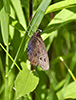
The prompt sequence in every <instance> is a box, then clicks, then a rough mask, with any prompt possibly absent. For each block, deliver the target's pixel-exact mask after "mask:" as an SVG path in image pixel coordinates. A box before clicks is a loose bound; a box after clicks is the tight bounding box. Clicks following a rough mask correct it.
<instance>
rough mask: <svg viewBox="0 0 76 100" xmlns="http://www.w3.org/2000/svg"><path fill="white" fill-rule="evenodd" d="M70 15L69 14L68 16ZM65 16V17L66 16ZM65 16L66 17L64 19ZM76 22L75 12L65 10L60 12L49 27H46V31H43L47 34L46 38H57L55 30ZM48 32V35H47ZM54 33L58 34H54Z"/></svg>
mask: <svg viewBox="0 0 76 100" xmlns="http://www.w3.org/2000/svg"><path fill="white" fill-rule="evenodd" d="M67 13H68V14H67ZM64 15H65V16H64ZM63 16H64V17H63ZM74 20H76V14H75V13H74V12H73V11H70V10H67V9H63V10H62V11H60V12H59V13H58V14H57V15H56V16H55V17H54V18H53V19H52V20H51V22H50V23H49V25H48V26H47V27H46V29H45V30H44V31H43V33H44V34H45V38H44V39H46V38H48V37H49V36H50V35H51V36H52V37H51V38H54V37H56V34H57V33H56V32H55V30H58V29H59V28H60V27H62V26H64V25H65V24H67V23H70V22H72V21H74ZM46 32H47V34H46ZM54 32H55V33H56V34H54Z"/></svg>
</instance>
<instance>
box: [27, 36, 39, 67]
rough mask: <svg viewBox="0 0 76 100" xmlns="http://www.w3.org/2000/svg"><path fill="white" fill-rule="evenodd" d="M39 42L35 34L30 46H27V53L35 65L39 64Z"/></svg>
mask: <svg viewBox="0 0 76 100" xmlns="http://www.w3.org/2000/svg"><path fill="white" fill-rule="evenodd" d="M37 49H38V44H37V39H36V38H35V37H34V35H33V36H32V37H31V39H30V41H29V43H28V46H27V49H26V50H27V54H28V59H29V61H30V63H31V65H33V66H37V65H38V54H37Z"/></svg>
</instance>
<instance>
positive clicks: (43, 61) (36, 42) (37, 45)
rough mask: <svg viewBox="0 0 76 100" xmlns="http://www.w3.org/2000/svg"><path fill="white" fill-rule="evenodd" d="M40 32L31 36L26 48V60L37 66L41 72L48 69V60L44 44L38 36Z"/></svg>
mask: <svg viewBox="0 0 76 100" xmlns="http://www.w3.org/2000/svg"><path fill="white" fill-rule="evenodd" d="M40 34H41V30H38V31H37V32H36V33H34V34H33V36H32V37H31V39H30V40H29V42H28V46H27V48H26V50H27V54H28V59H29V61H30V63H31V65H33V66H37V65H39V66H40V67H41V68H42V69H43V70H48V69H49V58H48V54H47V51H46V48H45V44H44V42H43V40H42V38H41V36H40Z"/></svg>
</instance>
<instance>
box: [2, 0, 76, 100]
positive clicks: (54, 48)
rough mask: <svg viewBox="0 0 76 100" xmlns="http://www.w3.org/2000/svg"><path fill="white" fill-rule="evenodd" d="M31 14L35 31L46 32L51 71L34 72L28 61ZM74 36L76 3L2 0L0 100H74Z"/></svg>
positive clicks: (75, 35) (71, 0)
mask: <svg viewBox="0 0 76 100" xmlns="http://www.w3.org/2000/svg"><path fill="white" fill-rule="evenodd" d="M30 4H31V6H30ZM31 8H32V9H31ZM30 11H32V13H30ZM30 14H31V15H32V16H33V18H32V19H31V22H30V24H31V27H32V29H33V30H34V31H35V32H36V31H37V29H41V30H43V32H42V34H41V37H42V38H43V41H44V43H45V46H46V49H47V52H48V56H49V61H50V69H49V70H48V71H44V70H42V69H41V68H40V66H37V67H34V70H31V67H32V66H31V65H30V62H29V61H28V56H27V52H26V47H27V45H28V41H29V39H30V38H31V37H29V36H28V32H26V30H28V31H29V33H30V34H31V35H32V34H33V32H32V31H31V28H30V26H29V21H30ZM75 33H76V1H75V0H64V1H63V0H33V1H32V0H1V1H0V100H6V98H7V100H17V99H18V100H64V99H65V100H73V99H74V100H75V99H76V82H75V80H76V79H75V76H76V67H75V66H76V64H75V63H76V52H75V51H76V34H75ZM3 47H4V48H5V49H6V51H5V50H4V48H3ZM9 54H10V56H11V57H12V58H13V59H14V61H15V62H14V61H13V60H12V58H11V57H10V56H9ZM60 57H62V58H63V59H64V61H63V62H62V61H61V60H60ZM66 67H68V69H67V68H66ZM69 69H70V70H69Z"/></svg>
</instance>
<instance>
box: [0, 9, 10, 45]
mask: <svg viewBox="0 0 76 100" xmlns="http://www.w3.org/2000/svg"><path fill="white" fill-rule="evenodd" d="M0 16H1V30H2V38H3V42H4V44H8V42H9V41H8V38H9V37H8V34H9V16H8V15H7V13H6V12H5V9H4V8H3V9H2V10H1V13H0Z"/></svg>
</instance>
